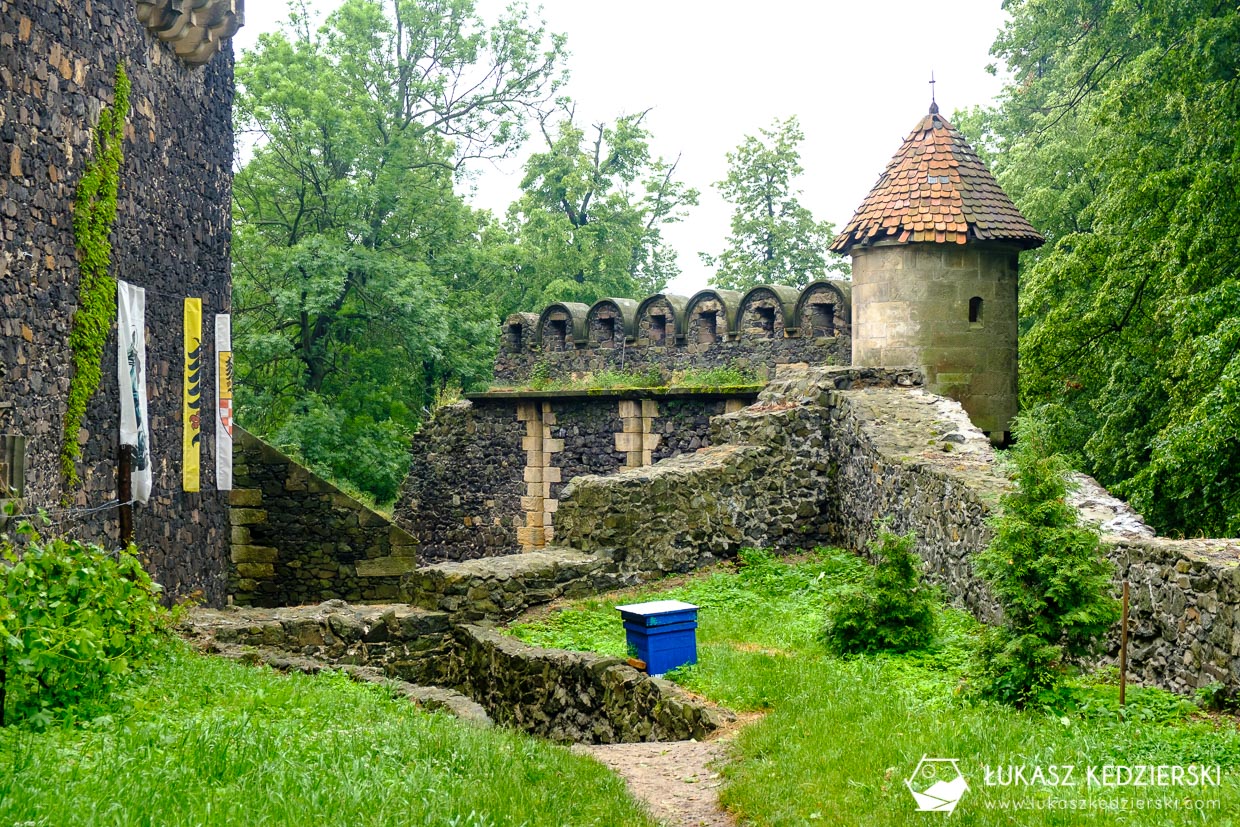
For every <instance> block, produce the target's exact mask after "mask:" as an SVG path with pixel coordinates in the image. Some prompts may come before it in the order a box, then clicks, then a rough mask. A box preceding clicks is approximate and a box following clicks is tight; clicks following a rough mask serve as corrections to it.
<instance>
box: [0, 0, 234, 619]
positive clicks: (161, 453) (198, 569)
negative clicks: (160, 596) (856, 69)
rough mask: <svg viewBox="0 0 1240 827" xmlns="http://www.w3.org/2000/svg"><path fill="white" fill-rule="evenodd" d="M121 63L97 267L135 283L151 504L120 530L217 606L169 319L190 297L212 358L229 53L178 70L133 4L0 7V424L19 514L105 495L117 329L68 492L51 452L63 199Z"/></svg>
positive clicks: (155, 566) (64, 328)
mask: <svg viewBox="0 0 1240 827" xmlns="http://www.w3.org/2000/svg"><path fill="white" fill-rule="evenodd" d="M217 2H218V0H217ZM121 62H123V63H124V64H125V67H126V70H127V73H128V76H129V79H130V81H131V83H132V92H131V94H130V111H129V112H127V113H125V118H126V124H127V126H126V139H125V141H124V147H123V148H124V153H125V162H124V164H123V165H122V167H121V170H120V191H119V195H118V204H117V216H116V223H115V225H114V227H113V229H112V233H111V239H112V245H113V246H112V267H111V272H112V273H113V274H115V275H119V277H121V278H123V279H125V280H126V281H129V282H131V283H133V284H135V285H137V286H139V287H143V288H145V289H146V332H147V343H146V355H147V368H148V382H147V389H148V394H149V421H150V429H151V434H150V436H151V442H150V444H151V449H152V452H153V460H154V480H153V482H154V485H153V491H152V494H151V499H150V501H149V502H148V503H146V504H145V505H142V506H138V507H136V508H135V509H134V514H133V517H134V522H133V526H134V540H135V542H136V543H137V545H138V547H139V548H140V549H141V550H142V553H143V555H144V556H145V557H146V560H147V563H148V566H149V568H150V570H151V572H152V574H153V575H154V576H155V578H156V579H157V580H158V581H159V582H160V583H161V584H162V585H163V586H164V587H165V588H166V589H167V593H168V594H169V595H170V596H173V597H178V596H185V595H189V594H191V593H195V592H197V593H199V594H201V595H202V596H203V597H204V598H205V599H206V600H207V601H208V602H210V603H214V604H222V603H223V601H224V596H225V585H226V570H227V564H228V533H229V531H228V529H229V526H228V505H227V500H226V497H225V496H224V495H223V494H221V493H219V492H217V491H216V490H215V453H214V452H215V439H214V436H215V431H214V430H213V426H211V425H210V424H209V423H204V428H203V432H202V437H203V438H202V461H201V466H202V486H201V487H202V490H201V491H200V492H186V491H183V490H182V482H181V471H182V469H181V461H180V446H181V402H182V400H181V395H182V358H183V357H182V345H183V336H182V314H183V301H184V299H185V298H186V297H187V296H195V297H201V298H202V310H203V320H204V337H203V338H204V341H203V342H202V361H203V364H204V365H214V364H215V363H216V354H215V340H214V337H213V336H212V335H211V334H210V331H211V322H212V320H213V318H214V314H216V313H227V312H229V310H230V299H229V243H230V236H231V201H232V199H231V187H232V164H233V133H232V98H233V58H232V52H231V50H224V51H223V52H217V53H214V54H213V55H212V56H211V57H210V59H209V61H208V62H207V64H206V65H205V66H200V67H198V68H191V67H189V66H187V65H186V64H185V63H184V62H182V61H181V60H179V59H178V58H177V56H176V53H175V51H174V49H173V48H172V47H171V46H169V45H168V44H167V43H164V42H162V41H160V40H159V39H158V38H156V37H153V36H152V35H151V34H150V33H149V32H148V31H147V29H146V28H145V27H144V26H143V24H142V23H141V22H140V21H139V20H138V17H137V14H136V12H135V5H134V2H133V0H91V2H89V3H77V2H72V3H67V2H63V1H62V0H4V2H2V3H0V400H3V401H4V402H12V401H13V400H19V404H16V405H4V404H0V433H6V434H19V435H22V436H25V437H26V438H27V443H26V463H25V467H26V480H25V482H26V492H25V493H26V496H25V502H26V505H27V506H28V507H30V508H40V507H44V508H49V509H52V508H57V507H59V505H60V503H61V499H62V497H63V496H64V495H65V494H66V493H68V495H69V499H70V500H71V501H72V503H73V505H75V506H76V507H79V508H81V507H90V508H95V507H99V506H103V505H104V504H106V503H109V502H113V501H115V500H116V498H117V488H116V473H117V471H116V469H117V457H118V449H117V440H116V431H117V411H118V410H119V406H120V402H119V399H120V397H119V392H118V388H117V373H116V369H115V364H116V360H115V353H116V338H115V333H114V332H113V333H112V334H111V335H110V336H109V340H108V342H107V343H106V345H105V350H104V353H105V356H104V359H103V362H104V370H103V382H102V385H101V386H100V388H99V390H98V392H97V393H95V394H94V396H93V397H92V398H91V400H90V402H89V404H88V406H87V412H86V420H85V427H84V428H83V431H82V436H84V437H85V439H84V440H83V442H82V445H83V455H82V459H81V460H80V462H79V464H78V468H79V473H80V475H81V478H82V487H81V488H80V489H78V490H75V491H70V492H65V490H64V483H63V481H62V479H61V474H60V463H59V460H58V456H59V452H60V448H61V441H62V436H61V433H62V431H61V429H62V424H63V421H64V413H65V402H66V399H67V397H68V389H69V377H70V374H71V371H72V367H71V365H72V354H71V351H70V347H69V336H68V332H69V329H70V323H71V319H72V316H73V314H74V312H75V311H76V310H77V309H78V304H79V296H80V293H79V282H80V280H81V271H80V269H79V266H78V260H79V258H78V251H77V249H76V246H75V244H74V239H73V217H74V216H73V202H74V193H75V191H76V188H77V185H78V182H79V181H80V179H81V176H82V172H83V170H84V168H85V165H86V163H87V162H88V161H89V160H90V159H91V158H92V157H93V155H94V153H93V151H92V149H91V135H92V131H93V130H94V128H95V126H96V124H97V123H98V120H99V113H100V112H101V110H102V109H103V108H104V107H105V106H109V105H111V104H112V103H113V101H114V93H113V76H114V73H115V71H116V66H117V64H118V63H121ZM209 375H210V376H214V373H213V372H212V373H211V374H209ZM210 381H213V380H209V381H208V387H211V384H210ZM58 522H59V525H58V526H57V529H58V530H60V531H65V532H69V533H73V534H76V535H77V536H81V537H84V538H90V539H94V540H98V541H101V542H103V543H104V544H106V545H108V546H113V545H114V544H115V543H116V542H117V540H118V539H119V517H118V512H117V510H116V509H115V508H112V509H108V508H103V509H99V510H93V511H89V512H79V513H78V514H75V515H70V516H67V517H58Z"/></svg>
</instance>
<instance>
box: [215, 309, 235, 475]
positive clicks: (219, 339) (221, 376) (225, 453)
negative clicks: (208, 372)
mask: <svg viewBox="0 0 1240 827" xmlns="http://www.w3.org/2000/svg"><path fill="white" fill-rule="evenodd" d="M232 428H233V362H232V316H230V315H228V314H227V313H216V314H215V487H216V489H217V490H219V491H231V490H232V487H233V481H232V476H233V474H232V472H233V468H232Z"/></svg>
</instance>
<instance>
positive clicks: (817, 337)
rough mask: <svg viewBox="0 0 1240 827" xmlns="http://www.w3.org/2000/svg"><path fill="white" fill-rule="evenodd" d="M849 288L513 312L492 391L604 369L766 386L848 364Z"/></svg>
mask: <svg viewBox="0 0 1240 827" xmlns="http://www.w3.org/2000/svg"><path fill="white" fill-rule="evenodd" d="M850 289H851V288H850V285H849V284H848V283H847V282H842V281H836V280H826V281H816V282H813V283H811V284H809V285H807V286H806V287H805V289H804V290H802V291H799V292H798V291H797V290H795V289H794V288H788V287H779V286H774V287H771V286H760V287H755V288H754V289H753V290H750V291H749V293H747V294H745V295H744V296H742V295H741V294H740V293H736V292H733V291H729V290H722V291H719V290H703V291H701V292H700V293H698V294H697V295H695V296H694V297H692V299H690V298H686V297H683V296H670V295H666V294H658V295H655V296H650V297H648V298H647V299H645V300H644V301H643V302H642V303H641V304H640V305H638V304H637V303H636V302H634V301H632V300H629V299H600V300H599V301H598V302H596V303H595V304H594V306H593V307H590V308H587V307H586V305H583V304H574V303H562V302H557V303H555V304H552V305H549V306H548V307H547V308H546V309H544V310H543V312H542V314H541V315H538V314H534V313H514V314H513V315H512V316H509V317H508V319H507V320H506V321H505V323H504V326H503V332H502V335H501V341H500V348H499V353H498V355H497V356H496V358H495V379H496V381H497V382H498V383H501V384H502V383H511V384H513V385H521V384H524V383H527V382H529V381H530V380H531V379H532V378H533V377H534V375H535V374H536V373H544V372H545V375H546V376H548V377H550V378H553V379H558V378H565V377H570V376H580V375H581V374H584V373H599V372H601V371H605V370H623V371H638V372H644V371H647V370H649V369H651V368H654V369H657V370H658V371H659V372H660V373H662V374H663V375H664V376H665V377H668V376H670V375H671V374H672V373H673V372H676V371H684V370H688V369H708V368H718V367H732V368H737V369H740V370H746V371H750V372H752V373H754V374H755V375H757V376H760V377H762V378H764V379H769V378H771V377H772V376H774V373H775V368H776V367H777V366H779V365H787V364H796V363H807V364H813V365H847V364H849V363H850V362H851V361H852V337H851V329H852V328H851V313H852V310H851V302H850V295H851V294H850Z"/></svg>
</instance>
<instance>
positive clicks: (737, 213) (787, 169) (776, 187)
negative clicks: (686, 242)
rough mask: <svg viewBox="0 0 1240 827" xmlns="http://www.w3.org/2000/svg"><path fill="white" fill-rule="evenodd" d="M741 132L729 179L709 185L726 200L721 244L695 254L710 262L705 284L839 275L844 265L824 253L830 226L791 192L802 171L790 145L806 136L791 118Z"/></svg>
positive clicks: (739, 285)
mask: <svg viewBox="0 0 1240 827" xmlns="http://www.w3.org/2000/svg"><path fill="white" fill-rule="evenodd" d="M759 131H760V132H761V133H762V137H761V138H755V137H754V136H752V135H746V136H745V140H744V141H743V142H741V145H740V146H738V147H737V148H736V150H735V151H733V152H729V153H728V155H727V158H728V177H727V178H725V179H723V180H722V181H717V182H716V183H715V187H716V188H717V189H718V190H719V192H720V193H722V195H723V197H724V198H725V199H727V200H728V201H729V202H731V203H732V205H733V211H732V230H731V233H730V234H729V235H728V246H727V248H726V249H725V250H724V251H723V252H722V253H720V254H719V255H718V256H712V255H710V254H708V253H698V255H699V256H700V257H701V259H702V262H703V263H704V264H706V266H707V267H714V268H716V272H715V276H714V278H713V279H711V283H712V284H714V285H715V286H716V287H722V288H727V289H729V290H744V289H746V288H749V287H753V286H754V285H756V284H786V285H788V286H790V287H803V286H804V285H806V284H808V283H809V282H811V281H813V280H814V279H820V278H825V277H826V275H827V273H829V272H830V273H839V274H844V275H846V274H847V273H848V272H849V268H848V264H847V262H845V261H844V260H843V259H842V258H840V257H839V256H837V255H835V254H834V253H831V252H829V251H828V249H827V248H828V247H829V246H830V244H831V239H832V238H833V236H834V235H835V227H834V226H833V225H832V224H831V223H830V222H827V221H815V220H814V217H813V215H812V214H811V213H810V211H809V210H808V209H806V208H805V207H804V206H802V205H801V202H800V201H798V200H797V197H798V196H799V195H800V194H801V191H800V190H799V189H794V181H795V179H796V178H797V176H799V175H800V174H801V173H802V172H804V170H803V169H802V168H801V155H800V152H799V151H798V149H797V147H798V145H800V143H801V142H802V141H803V140H805V135H804V134H803V133H802V132H801V127H800V124H798V123H797V119H796V117H795V116H794V117H791V118H788V119H786V120H783V121H780V120H778V119H776V121H775V122H774V123H773V124H772V125H771V128H770V129H762V130H759Z"/></svg>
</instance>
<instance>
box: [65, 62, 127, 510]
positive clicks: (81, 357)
mask: <svg viewBox="0 0 1240 827" xmlns="http://www.w3.org/2000/svg"><path fill="white" fill-rule="evenodd" d="M115 84H116V85H115V96H116V98H115V101H114V102H113V105H112V106H110V107H107V108H105V109H104V110H103V111H102V112H101V113H100V115H99V124H98V126H97V127H96V128H95V132H94V135H93V136H92V139H91V146H92V148H93V152H94V157H93V158H92V159H91V160H90V161H89V162H88V163H87V164H86V169H85V170H84V171H83V172H82V180H81V181H80V182H79V183H78V188H77V194H76V196H75V198H74V202H73V210H74V211H73V239H74V243H75V245H76V246H77V251H78V261H79V265H80V267H81V271H82V279H81V283H80V285H79V287H78V309H77V312H76V313H74V314H73V326H72V328H71V329H70V331H69V349H70V351H71V353H72V358H73V374H72V376H71V377H70V379H69V398H68V400H67V402H66V405H65V422H64V441H63V444H62V446H61V450H60V468H61V473H62V474H63V476H64V479H65V487H66V495H65V496H66V498H68V493H67V492H68V489H71V488H73V487H74V486H76V485H78V484H79V483H80V482H81V480H80V478H79V477H78V473H77V462H76V461H77V459H78V458H79V457H80V456H81V455H82V447H81V444H80V443H79V442H78V432H79V431H80V430H81V428H82V424H83V422H85V420H86V405H87V403H88V402H89V401H90V399H91V397H92V396H94V395H95V391H97V390H98V389H99V384H100V382H101V381H102V379H103V349H104V345H105V344H106V343H107V339H108V331H109V330H111V327H112V320H113V319H114V318H115V317H116V279H115V278H114V277H113V276H112V275H111V274H109V272H108V269H109V267H110V266H111V263H112V242H111V235H112V225H113V224H114V223H115V221H116V195H117V191H118V189H119V188H120V168H121V164H122V163H123V162H124V159H125V156H124V152H123V143H124V139H125V119H126V117H127V116H128V114H129V77H128V75H127V74H126V73H125V65H124V63H118V64H117V66H116V76H115Z"/></svg>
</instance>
